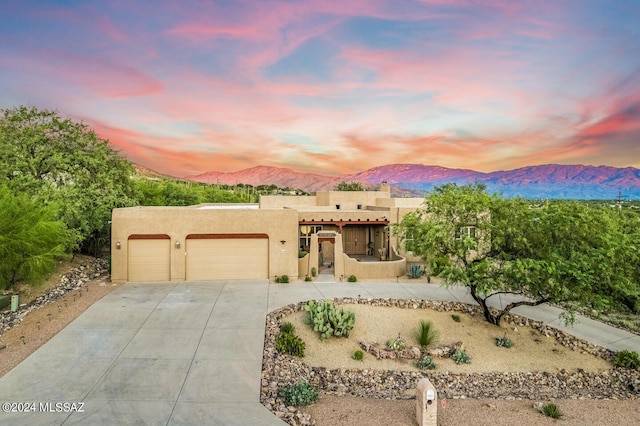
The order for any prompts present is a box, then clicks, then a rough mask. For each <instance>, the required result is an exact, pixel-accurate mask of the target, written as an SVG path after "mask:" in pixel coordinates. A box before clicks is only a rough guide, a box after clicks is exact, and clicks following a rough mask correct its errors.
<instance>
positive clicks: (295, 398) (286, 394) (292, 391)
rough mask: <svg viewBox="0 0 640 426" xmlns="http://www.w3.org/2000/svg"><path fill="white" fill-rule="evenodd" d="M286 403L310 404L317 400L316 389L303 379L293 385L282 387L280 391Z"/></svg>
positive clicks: (295, 404)
mask: <svg viewBox="0 0 640 426" xmlns="http://www.w3.org/2000/svg"><path fill="white" fill-rule="evenodd" d="M280 395H281V396H282V398H283V399H284V402H285V403H286V404H287V405H293V406H296V407H297V406H299V405H311V404H313V403H314V402H316V401H317V400H318V391H317V390H316V388H314V387H313V386H312V385H310V384H309V383H307V382H305V381H304V380H301V381H299V382H298V383H297V384H295V385H288V386H285V387H284V388H282V392H281V393H280Z"/></svg>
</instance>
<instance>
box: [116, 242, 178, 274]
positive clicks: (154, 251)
mask: <svg viewBox="0 0 640 426" xmlns="http://www.w3.org/2000/svg"><path fill="white" fill-rule="evenodd" d="M127 251H128V262H129V276H128V280H129V281H135V282H140V281H168V280H170V279H171V259H170V255H171V241H170V240H169V239H149V240H145V239H134V240H129V242H128V248H127Z"/></svg>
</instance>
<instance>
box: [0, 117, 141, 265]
mask: <svg viewBox="0 0 640 426" xmlns="http://www.w3.org/2000/svg"><path fill="white" fill-rule="evenodd" d="M132 174H133V168H132V166H131V164H130V163H129V162H128V161H126V160H125V159H124V158H123V157H121V156H120V155H119V154H118V153H117V152H116V151H114V150H113V149H112V148H111V146H110V145H109V143H108V142H107V141H106V140H104V139H101V138H99V137H98V136H97V135H96V134H95V132H94V131H93V130H91V129H90V128H89V127H88V126H87V125H85V124H83V123H80V122H76V121H73V120H71V119H68V118H62V117H60V116H59V114H58V113H57V112H55V111H47V110H39V109H37V108H34V107H25V106H21V107H16V108H12V109H4V110H1V115H0V183H4V184H6V185H7V186H8V187H9V188H10V189H11V190H12V191H13V192H14V193H18V192H20V193H25V194H29V195H31V196H32V197H33V199H34V200H38V201H39V202H41V203H43V204H55V205H57V206H58V208H59V215H60V219H61V220H62V221H63V222H64V223H65V224H66V225H67V227H68V228H69V230H70V231H71V232H72V236H73V238H72V240H71V241H72V243H71V245H70V247H69V248H71V249H78V248H80V249H82V250H83V251H87V252H90V253H93V254H95V253H96V252H97V251H98V249H99V248H100V247H101V246H103V245H104V244H106V243H107V242H108V239H109V233H110V219H111V210H112V209H113V208H114V207H124V206H130V205H135V204H136V201H135V200H134V198H133V195H134V192H133V185H132V183H131V180H130V176H131V175H132Z"/></svg>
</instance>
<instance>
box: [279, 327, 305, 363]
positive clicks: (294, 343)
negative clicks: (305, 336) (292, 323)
mask: <svg viewBox="0 0 640 426" xmlns="http://www.w3.org/2000/svg"><path fill="white" fill-rule="evenodd" d="M305 346H306V345H305V343H304V341H303V340H302V339H301V338H300V337H298V336H296V335H295V334H293V333H280V334H278V337H277V338H276V350H277V351H278V352H281V353H285V354H289V355H292V356H297V357H300V358H303V357H304V349H305Z"/></svg>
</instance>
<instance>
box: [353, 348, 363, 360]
mask: <svg viewBox="0 0 640 426" xmlns="http://www.w3.org/2000/svg"><path fill="white" fill-rule="evenodd" d="M351 358H353V359H355V360H356V361H362V360H363V359H364V352H362V351H361V350H360V349H358V350H357V351H355V352H354V353H353V355H351Z"/></svg>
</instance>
